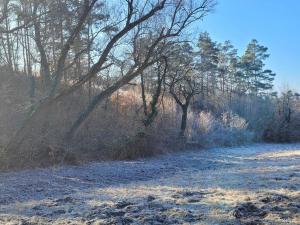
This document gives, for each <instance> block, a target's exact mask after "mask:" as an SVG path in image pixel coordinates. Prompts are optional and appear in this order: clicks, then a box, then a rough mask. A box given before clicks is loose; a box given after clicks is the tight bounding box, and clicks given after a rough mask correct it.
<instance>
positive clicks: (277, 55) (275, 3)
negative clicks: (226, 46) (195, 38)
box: [193, 0, 300, 91]
mask: <svg viewBox="0 0 300 225" xmlns="http://www.w3.org/2000/svg"><path fill="white" fill-rule="evenodd" d="M193 29H196V30H197V31H207V32H209V33H210V35H211V37H212V39H214V40H215V41H218V42H223V41H225V40H231V41H232V43H233V44H234V45H235V47H236V48H238V49H239V52H240V53H242V52H243V51H244V50H245V48H246V45H247V44H248V43H249V41H250V40H251V39H253V38H255V39H257V40H258V42H259V43H260V44H262V45H265V46H266V47H268V48H269V53H270V58H269V59H268V61H267V67H268V68H269V69H272V70H273V71H274V72H276V74H277V77H276V81H275V88H276V90H280V89H281V87H282V86H284V85H289V87H290V88H293V89H295V90H297V91H300V0H284V1H283V0H218V5H217V6H216V9H215V11H214V12H213V13H211V14H210V15H208V16H207V17H206V18H205V19H204V21H203V22H202V23H200V24H199V25H198V26H197V27H194V28H193Z"/></svg>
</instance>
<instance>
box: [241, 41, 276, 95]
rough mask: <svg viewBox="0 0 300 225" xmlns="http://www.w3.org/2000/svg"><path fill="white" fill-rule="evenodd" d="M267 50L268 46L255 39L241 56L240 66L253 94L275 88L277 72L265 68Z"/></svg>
mask: <svg viewBox="0 0 300 225" xmlns="http://www.w3.org/2000/svg"><path fill="white" fill-rule="evenodd" d="M267 51H268V48H267V47H265V46H263V45H260V44H259V43H258V41H257V40H255V39H253V40H252V41H251V42H250V43H249V44H248V46H247V49H246V52H245V53H244V55H243V56H242V58H241V62H240V66H241V69H242V72H243V76H244V79H245V80H246V82H247V91H248V92H249V93H251V94H255V95H258V94H265V93H266V91H268V90H270V89H272V88H273V81H274V77H275V73H273V72H272V70H269V69H265V60H266V59H268V57H269V54H268V53H267Z"/></svg>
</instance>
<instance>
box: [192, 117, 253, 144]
mask: <svg viewBox="0 0 300 225" xmlns="http://www.w3.org/2000/svg"><path fill="white" fill-rule="evenodd" d="M189 121H190V123H189V129H188V130H189V132H188V138H189V140H190V141H192V142H197V143H199V145H201V146H203V147H215V146H235V145H240V144H245V143H249V142H251V141H253V138H254V133H253V132H250V131H247V123H246V121H245V120H244V119H243V118H241V117H239V116H238V115H236V114H233V113H232V112H225V113H222V114H221V117H220V118H215V117H214V116H213V115H212V113H210V112H200V113H199V114H194V113H190V114H189Z"/></svg>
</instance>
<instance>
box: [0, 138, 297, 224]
mask: <svg viewBox="0 0 300 225" xmlns="http://www.w3.org/2000/svg"><path fill="white" fill-rule="evenodd" d="M0 194H1V195H0V224H209V225H211V224H248V225H250V224H252V225H255V224H276V225H277V224H279V225H280V224H298V225H299V224H300V144H294V145H268V144H261V145H254V146H249V147H239V148H216V149H211V150H199V151H190V152H188V151H187V152H182V153H178V154H172V155H166V156H162V157H159V158H154V159H147V160H139V161H127V162H124V161H123V162H103V163H102V162H101V163H93V164H89V165H83V166H66V167H59V168H52V169H38V170H30V171H23V172H14V173H2V174H0Z"/></svg>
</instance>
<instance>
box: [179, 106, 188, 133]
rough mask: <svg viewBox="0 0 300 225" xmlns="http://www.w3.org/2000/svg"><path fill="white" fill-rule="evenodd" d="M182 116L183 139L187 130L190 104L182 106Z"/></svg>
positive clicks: (181, 131) (181, 129) (181, 130)
mask: <svg viewBox="0 0 300 225" xmlns="http://www.w3.org/2000/svg"><path fill="white" fill-rule="evenodd" d="M181 109H182V116H181V126H180V136H181V137H183V136H184V133H185V129H186V123H187V114H188V104H185V105H183V106H181Z"/></svg>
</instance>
